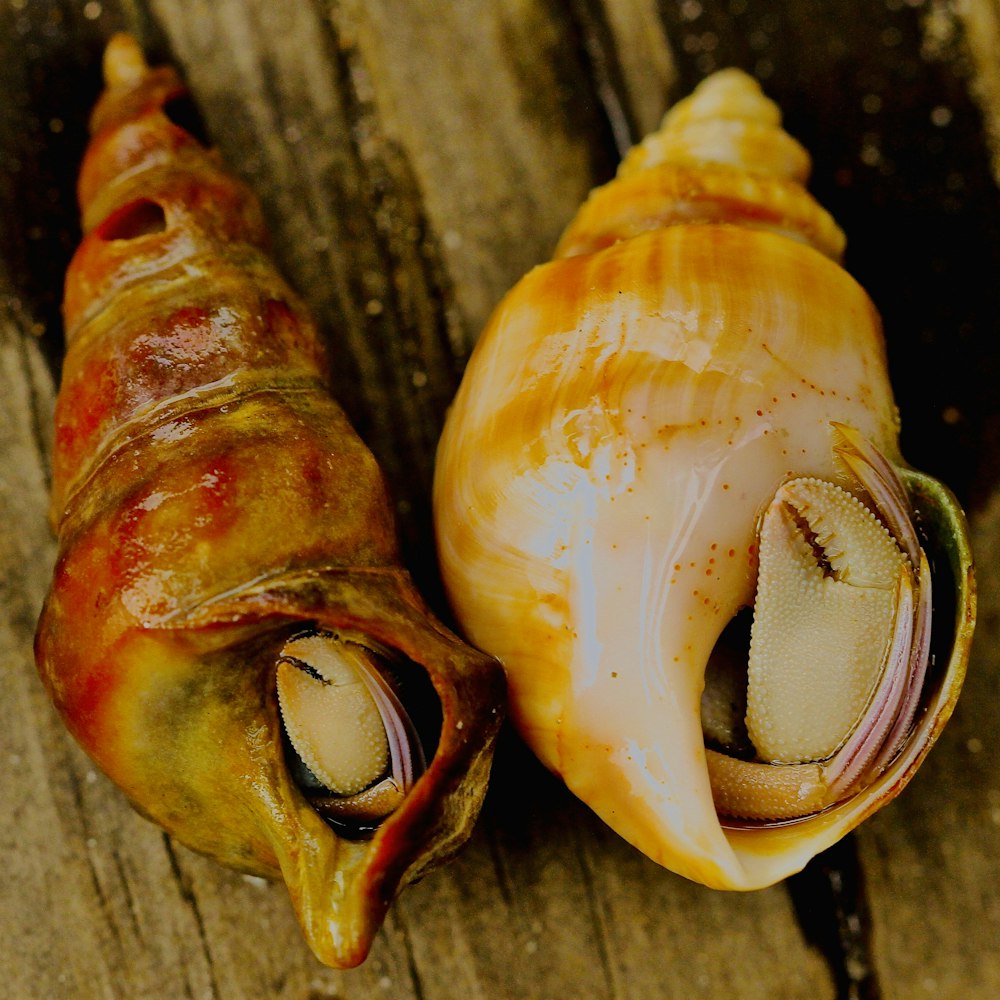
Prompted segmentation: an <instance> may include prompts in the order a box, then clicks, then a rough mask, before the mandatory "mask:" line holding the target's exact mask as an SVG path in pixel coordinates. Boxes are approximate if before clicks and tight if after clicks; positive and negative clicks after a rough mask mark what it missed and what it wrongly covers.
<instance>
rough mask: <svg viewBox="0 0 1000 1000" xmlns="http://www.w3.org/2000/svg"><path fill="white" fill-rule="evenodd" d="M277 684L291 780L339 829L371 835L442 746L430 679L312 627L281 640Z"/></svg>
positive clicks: (378, 652)
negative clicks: (437, 744)
mask: <svg viewBox="0 0 1000 1000" xmlns="http://www.w3.org/2000/svg"><path fill="white" fill-rule="evenodd" d="M275 684H276V688H277V696H278V705H279V709H280V714H281V722H282V730H283V735H284V739H285V747H286V759H287V762H288V767H289V772H290V774H291V776H292V779H293V781H294V782H295V784H296V785H297V786H298V787H299V789H300V790H301V791H302V792H303V794H304V795H305V796H306V798H307V799H308V801H309V802H310V804H311V805H312V807H313V808H314V809H315V810H316V811H317V812H318V813H319V814H320V815H321V816H323V818H324V819H325V820H326V821H327V822H328V823H330V824H331V825H332V826H334V827H335V828H336V829H337V830H338V832H340V833H341V834H342V835H344V836H348V837H352V838H360V837H365V836H368V835H370V834H371V833H372V832H374V830H375V829H376V828H377V827H378V825H379V824H380V823H381V822H382V821H383V820H384V819H385V818H386V817H387V816H389V815H390V814H391V813H392V812H393V811H394V810H395V809H396V808H397V807H398V806H399V805H400V803H401V802H402V801H403V799H404V798H405V797H406V795H407V794H408V793H409V792H410V790H411V789H412V787H413V785H414V784H415V782H416V781H417V780H418V779H419V777H420V775H421V774H422V773H423V771H424V770H425V769H426V767H427V763H426V762H427V758H428V757H429V756H432V755H433V752H434V750H435V749H436V742H437V737H438V734H439V733H440V703H439V702H438V700H437V696H436V695H435V694H434V691H433V688H432V687H431V685H430V681H429V680H427V678H426V675H425V674H424V673H423V671H421V670H419V669H417V668H416V665H415V664H411V663H409V662H408V661H405V660H403V659H402V658H400V657H394V656H392V655H391V654H389V653H387V652H385V651H382V650H375V649H373V648H371V646H369V645H367V644H363V643H361V642H358V641H354V640H353V639H351V638H348V637H345V636H340V635H336V634H333V633H330V632H323V631H317V630H310V631H308V632H303V633H299V634H297V635H294V636H292V637H291V638H290V639H289V640H288V641H286V642H285V644H284V645H283V646H282V648H281V650H280V652H279V654H278V658H277V663H276V667H275Z"/></svg>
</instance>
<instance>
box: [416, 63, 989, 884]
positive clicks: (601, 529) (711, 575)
mask: <svg viewBox="0 0 1000 1000" xmlns="http://www.w3.org/2000/svg"><path fill="white" fill-rule="evenodd" d="M807 171H808V157H806V156H805V154H804V151H802V150H801V148H800V147H798V146H797V144H796V143H794V141H793V140H791V139H790V138H789V137H788V136H787V135H786V134H785V133H784V132H782V131H781V130H780V128H779V126H778V115H777V109H776V108H775V107H774V106H773V105H772V104H771V102H769V101H767V100H766V98H764V97H763V95H762V94H761V93H760V90H759V88H757V86H756V84H755V83H754V82H753V81H752V80H750V78H748V77H746V76H744V75H743V74H741V73H738V72H736V71H726V72H724V73H721V74H718V75H717V76H715V77H713V78H711V79H710V80H709V81H707V82H706V83H705V84H703V85H702V87H701V88H699V90H698V91H696V92H695V95H694V96H693V97H692V98H690V99H688V101H686V102H683V103H682V104H681V105H678V107H677V108H676V109H675V110H674V111H673V112H671V113H670V114H669V115H668V116H667V118H666V120H665V122H664V127H663V129H662V130H661V132H660V133H658V134H657V135H654V136H652V137H651V138H650V139H648V140H646V142H645V143H643V144H642V145H641V146H640V147H637V149H636V150H635V151H633V153H632V154H630V156H629V158H627V159H626V161H625V163H624V164H623V166H622V169H621V170H620V172H619V175H618V177H617V178H616V179H615V180H613V181H612V182H611V183H609V184H608V185H606V186H605V187H604V188H602V189H598V190H597V191H595V192H594V193H593V194H592V195H591V197H590V199H589V200H588V202H587V203H586V204H585V205H584V206H583V208H582V209H581V211H580V214H579V215H578V217H577V218H576V220H574V222H573V223H571V224H570V226H569V228H568V230H567V232H566V234H565V235H564V237H563V240H562V241H561V243H560V247H559V250H558V251H557V259H555V260H553V261H552V262H550V263H547V264H544V265H541V266H539V267H537V268H535V269H534V270H533V271H531V272H530V273H529V274H528V275H527V276H526V277H525V278H524V279H523V280H522V281H521V282H520V283H519V284H518V285H517V286H516V287H515V288H514V289H513V290H512V291H511V292H510V293H509V294H508V295H507V297H506V298H505V299H504V300H503V301H502V302H501V304H500V305H499V306H498V308H497V310H496V312H495V313H494V315H493V317H492V319H491V321H490V323H489V325H488V327H487V328H486V330H485V332H484V333H483V335H482V338H481V340H480V342H479V343H478V345H477V348H476V351H475V353H474V355H473V358H472V359H471V362H470V364H469V367H468V370H467V373H466V376H465V380H464V382H463V384H462V387H461V389H460V392H459V394H458V396H457V398H456V400H455V403H454V406H453V408H452V410H451V412H450V415H449V420H448V423H447V425H446V428H445V433H444V435H443V438H442V441H441V446H440V449H439V460H438V467H437V473H436V481H435V514H436V525H437V531H438V544H439V553H440V559H441V564H442V568H443V574H444V578H445V581H446V584H447V587H448V592H449V595H450V598H451V601H452V603H453V606H454V608H455V610H456V614H457V616H458V618H459V621H460V622H461V625H462V627H463V628H464V629H465V630H466V632H467V634H468V635H469V636H470V637H471V638H472V640H473V641H474V642H475V643H476V644H477V645H479V646H480V647H481V648H483V649H486V650H488V651H489V652H492V653H494V654H495V655H497V656H498V657H499V658H500V659H501V660H502V662H503V663H504V665H505V667H506V669H507V672H508V678H509V684H510V689H511V699H512V714H513V718H514V720H515V722H516V724H517V726H518V728H519V730H520V732H521V733H522V735H523V736H524V738H525V739H526V741H527V742H528V743H529V745H530V746H531V747H532V748H533V749H534V750H535V752H536V753H537V754H538V755H539V757H540V758H541V760H542V761H543V762H544V763H545V764H546V765H547V766H548V767H549V768H551V769H552V770H553V771H555V772H556V773H558V774H559V775H561V776H562V777H563V778H564V780H565V781H566V783H567V784H568V786H569V787H570V788H571V789H572V790H573V791H574V792H575V793H576V794H577V795H578V796H579V797H580V798H581V799H583V800H584V801H585V802H586V803H588V804H589V805H590V806H591V807H592V808H593V809H594V810H595V811H596V812H597V813H598V814H599V815H601V816H602V817H603V818H604V819H605V820H606V821H607V822H608V823H609V824H610V825H611V826H612V827H613V828H614V829H615V830H617V831H618V832H619V833H620V834H621V835H622V836H624V837H625V838H626V839H628V840H629V841H631V842H632V843H633V844H635V845H636V846H637V847H639V848H640V849H641V850H642V851H644V852H645V853H646V854H647V855H649V856H650V857H651V858H653V859H654V860H656V861H658V862H660V863H661V864H664V865H666V866H668V867H670V868H671V869H673V870H675V871H677V872H679V873H681V874H684V875H686V876H688V877H691V878H693V879H696V880H698V881H700V882H703V883H705V884H708V885H712V886H717V887H725V888H739V889H747V888H755V887H759V886H763V885H766V884H769V883H772V882H774V881H776V880H778V879H780V878H782V877H784V876H785V875H787V874H789V873H791V872H793V871H796V870H797V869H799V868H801V867H802V865H803V864H804V863H805V862H806V861H807V860H808V859H809V858H810V857H811V856H812V855H813V854H815V853H816V852H817V851H819V850H821V849H822V848H824V847H826V846H828V845H829V844H830V843H832V842H833V841H835V840H836V839H837V838H838V837H840V836H841V835H842V834H843V833H844V832H846V830H848V829H850V828H851V827H852V826H853V825H856V823H857V822H860V820H861V819H862V818H863V817H864V816H865V815H867V814H868V813H870V812H871V811H873V810H874V809H875V808H877V807H878V805H880V804H882V803H883V802H884V801H886V800H887V798H888V797H890V796H891V795H892V794H895V792H896V791H898V789H899V788H900V787H901V785H902V783H903V782H904V781H905V779H906V778H907V777H908V776H909V775H910V774H911V773H912V770H913V768H914V767H915V763H916V761H917V760H918V758H920V757H922V755H923V754H924V753H925V752H926V749H927V746H928V745H929V738H924V737H927V736H928V733H929V732H930V731H931V730H934V731H935V732H936V730H937V727H938V725H939V723H940V722H941V717H942V715H943V716H944V717H946V716H947V713H948V712H949V711H950V706H951V705H952V704H953V701H954V696H955V695H956V694H957V687H958V685H960V682H961V673H962V671H963V670H964V654H965V653H967V637H966V638H965V639H964V640H963V641H962V642H959V643H958V644H957V645H958V646H960V647H962V649H961V651H960V653H959V655H958V656H957V657H955V658H953V659H952V660H951V661H950V665H949V667H948V669H947V671H945V675H946V676H945V679H944V680H941V679H940V678H939V679H938V684H939V687H938V688H937V695H933V694H932V695H930V696H929V697H930V699H931V702H932V703H930V704H925V707H924V709H923V712H922V715H921V719H920V721H919V723H918V725H919V726H920V727H924V728H925V729H927V730H928V733H924V734H923V736H920V735H919V734H918V736H917V737H916V738H914V739H912V740H911V741H910V743H909V744H908V749H907V750H906V752H904V753H903V754H901V755H900V756H899V757H897V758H896V760H895V761H894V762H893V763H892V765H891V767H890V768H889V769H888V770H887V771H886V772H885V773H884V774H883V775H882V776H881V777H880V778H879V779H878V780H877V781H876V782H875V783H874V784H873V785H872V786H871V787H869V788H868V789H867V790H866V791H865V792H864V793H862V794H861V795H858V796H855V797H854V798H852V799H850V800H849V801H847V802H845V803H842V804H841V805H838V806H837V807H836V808H833V809H830V810H828V811H826V812H823V813H821V814H819V815H815V816H812V817H810V818H806V819H803V820H801V821H799V822H796V823H792V824H788V825H781V824H771V825H769V826H768V827H767V828H754V827H753V826H752V825H748V824H731V823H728V822H726V821H724V820H720V817H719V816H718V815H717V813H716V808H715V805H714V803H713V796H712V790H711V785H710V781H709V776H708V772H707V769H706V761H705V747H704V743H705V739H704V736H703V733H702V726H701V719H700V701H701V697H702V691H703V687H704V679H705V669H706V663H707V661H708V659H709V656H710V655H711V653H712V650H713V648H714V647H715V645H716V642H717V640H718V639H719V637H720V634H721V633H722V631H723V629H724V628H725V627H726V626H727V624H728V623H729V622H730V621H731V620H732V619H733V618H734V616H736V615H737V613H738V612H739V611H740V610H741V609H743V608H746V607H748V606H751V605H752V604H753V599H754V590H755V586H756V579H757V568H758V551H757V546H758V538H757V531H758V528H759V522H760V518H761V516H762V514H763V511H764V510H765V508H766V507H767V505H768V503H769V502H770V500H771V498H772V497H773V496H774V494H775V491H776V490H777V489H778V488H779V487H780V486H781V484H782V483H783V482H785V481H787V480H789V479H791V478H792V477H803V476H812V477H817V478H819V479H822V480H825V481H828V482H831V483H833V484H836V485H839V486H843V487H845V488H849V487H850V482H849V477H848V476H846V475H845V469H844V468H843V466H842V465H841V464H840V463H839V462H838V461H837V459H836V458H835V455H834V451H833V446H834V440H833V435H834V431H833V425H834V424H835V423H841V424H845V425H848V426H850V427H852V428H854V429H855V430H856V431H858V432H859V433H860V434H861V435H863V436H864V438H866V439H867V440H869V441H870V442H871V443H872V444H873V445H874V446H875V447H876V448H877V449H878V450H879V451H880V452H882V453H883V454H884V455H885V456H887V457H888V459H889V460H890V461H891V462H892V463H893V464H894V465H898V466H901V465H902V464H903V461H902V458H901V456H900V455H899V451H898V447H897V434H898V420H897V412H896V408H895V404H894V402H893V396H892V390H891V387H890V385H889V381H888V376H887V371H886V360H885V353H884V344H883V339H882V332H881V327H880V322H879V317H878V315H877V313H876V311H875V308H874V307H873V305H872V303H871V302H870V300H869V298H868V296H867V295H866V294H865V292H864V291H863V289H862V288H861V287H860V286H859V285H858V284H857V282H855V281H854V280H853V279H852V278H851V277H850V276H849V275H848V274H847V273H846V272H845V271H844V270H843V269H842V268H841V267H840V266H839V264H838V263H837V258H838V257H839V254H840V251H841V250H842V248H843V236H842V234H840V231H839V230H838V229H837V227H836V225H835V224H834V223H833V221H832V220H831V219H830V218H829V216H828V215H826V213H825V212H824V211H823V210H822V209H821V208H820V207H819V206H818V205H817V204H816V203H815V202H814V201H813V200H812V199H811V198H810V196H809V195H808V194H807V193H806V191H805V189H804V188H803V187H802V182H803V180H804V177H805V174H806V173H807ZM949 503H951V504H953V501H949ZM954 510H957V506H956V507H955V508H954V509H953V508H951V507H949V512H950V513H949V515H948V518H947V520H948V528H947V531H948V532H949V538H951V537H952V536H954V537H957V539H958V540H957V541H956V542H955V544H956V545H957V546H958V548H959V549H960V550H961V552H962V555H961V558H960V559H959V560H958V562H957V563H956V564H955V567H954V569H955V572H956V574H957V576H956V579H958V580H959V584H958V589H959V590H960V591H961V594H960V596H959V599H958V605H959V619H960V621H961V622H963V623H966V624H967V622H968V619H969V618H970V616H971V593H970V590H969V587H968V585H967V582H966V581H967V580H968V577H969V563H970V561H971V560H970V558H969V554H968V547H967V539H966V538H965V533H964V522H963V521H962V519H961V515H960V512H958V513H954ZM963 627H964V625H963ZM944 628H945V631H946V632H947V633H948V634H949V635H950V634H951V631H952V623H951V622H950V621H946V622H945V623H944ZM963 634H964V633H963ZM934 697H938V699H939V700H938V701H936V702H935V701H933V698H934Z"/></svg>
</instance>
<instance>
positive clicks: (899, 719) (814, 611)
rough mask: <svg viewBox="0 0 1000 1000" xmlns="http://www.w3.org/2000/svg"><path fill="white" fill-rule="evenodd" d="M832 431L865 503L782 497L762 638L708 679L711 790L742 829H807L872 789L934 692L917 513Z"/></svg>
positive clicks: (769, 529) (820, 496)
mask: <svg viewBox="0 0 1000 1000" xmlns="http://www.w3.org/2000/svg"><path fill="white" fill-rule="evenodd" d="M834 427H835V432H836V433H837V435H838V441H839V443H838V444H837V446H836V447H835V449H834V450H835V453H836V454H837V455H838V456H839V457H840V458H841V459H842V460H843V462H844V465H845V467H846V468H847V469H848V470H849V472H850V474H851V475H852V476H853V477H854V479H855V483H854V486H853V487H852V490H856V493H855V492H848V491H847V490H844V489H842V488H841V487H839V486H836V485H834V484H833V483H829V482H825V481H822V480H817V479H793V480H790V481H789V482H786V483H784V484H782V485H781V487H780V488H779V489H778V490H777V491H776V493H775V495H774V498H773V499H772V501H771V502H770V503H769V505H768V507H767V509H766V510H765V512H764V514H763V516H762V518H761V522H760V525H759V529H758V541H759V551H760V568H759V572H758V581H757V592H756V596H755V601H754V608H753V612H752V617H753V620H752V624H750V625H749V627H748V624H747V619H748V618H749V616H750V612H749V611H747V612H744V613H742V614H741V615H739V616H738V618H737V620H736V621H734V623H733V624H732V625H731V626H730V627H729V628H728V629H727V630H726V631H725V632H724V633H723V635H722V637H721V638H720V641H719V643H718V644H717V646H716V649H715V651H714V652H713V655H712V658H711V660H710V662H709V665H708V668H707V670H706V683H705V692H704V694H703V698H702V728H703V732H704V734H705V743H706V750H707V754H706V756H707V762H708V771H709V778H710V781H711V784H712V791H713V796H714V798H715V803H716V808H717V810H718V812H719V813H720V815H721V816H723V817H725V818H726V820H727V822H728V821H729V819H732V820H734V821H736V825H739V824H740V823H741V822H746V821H750V822H754V823H776V822H787V821H790V820H797V819H804V818H807V817H808V816H811V815H814V814H815V813H817V812H820V811H822V810H824V809H826V808H828V807H831V806H833V805H836V804H837V803H838V802H841V801H843V800H844V799H846V798H849V797H851V796H853V795H854V794H856V793H857V792H859V791H861V790H862V789H864V788H866V787H867V786H869V785H870V784H871V783H872V782H873V781H874V780H876V778H877V777H878V776H879V774H881V773H882V772H883V771H884V770H885V768H886V767H887V766H888V765H889V764H890V763H891V762H892V760H893V759H894V758H895V756H896V755H897V754H898V753H899V751H900V750H901V749H902V747H903V746H904V745H905V743H906V740H907V738H908V736H909V734H910V732H911V730H912V726H913V721H914V719H915V717H916V714H917V710H918V706H919V702H920V697H921V692H922V690H923V687H924V681H925V678H926V674H927V666H928V662H929V660H930V641H931V629H930V622H931V576H930V568H929V562H928V560H927V558H926V555H925V553H924V551H923V549H922V548H921V547H920V544H919V541H918V539H917V533H916V529H915V527H914V524H913V513H912V510H911V508H910V503H909V499H908V497H907V495H906V491H905V488H904V487H903V485H902V483H901V481H900V480H899V477H898V476H897V475H896V473H895V470H894V469H893V468H892V466H891V465H890V463H889V462H888V461H887V460H886V459H885V458H884V457H883V456H881V455H880V454H879V453H878V452H877V451H876V450H875V449H874V447H873V446H872V445H871V444H870V442H867V441H865V440H864V439H863V438H861V437H860V435H858V434H857V432H855V431H853V430H852V429H851V428H846V427H840V426H839V425H834ZM862 496H863V497H864V498H865V499H864V500H862V499H861V497H862Z"/></svg>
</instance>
